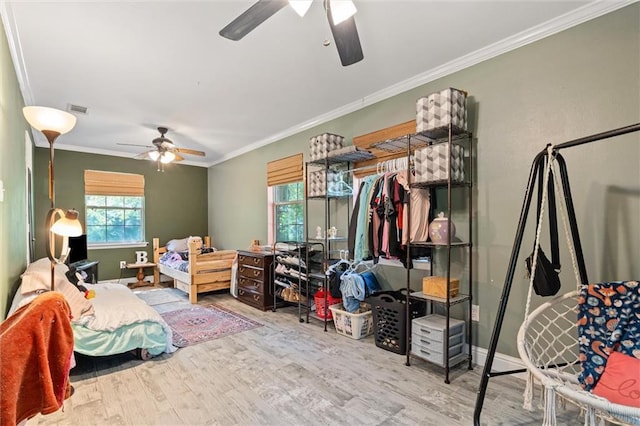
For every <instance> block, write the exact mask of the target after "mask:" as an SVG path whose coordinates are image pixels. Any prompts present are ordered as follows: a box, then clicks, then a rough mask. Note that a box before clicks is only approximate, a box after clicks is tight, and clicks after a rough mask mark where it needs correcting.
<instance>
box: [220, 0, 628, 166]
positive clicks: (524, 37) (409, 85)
mask: <svg viewBox="0 0 640 426" xmlns="http://www.w3.org/2000/svg"><path fill="white" fill-rule="evenodd" d="M637 1H639V0H614V1H607V0H597V1H594V2H592V3H589V4H586V5H584V6H582V7H580V8H578V9H575V10H573V11H571V12H569V13H566V14H564V15H561V16H558V17H556V18H553V19H550V20H549V21H546V22H544V23H542V24H540V25H536V26H534V27H531V28H529V29H528V30H525V31H522V32H520V33H518V34H514V35H513V36H510V37H507V38H505V39H503V40H500V41H498V42H496V43H493V44H490V45H488V46H486V47H483V48H482V49H478V50H476V51H475V52H471V53H469V54H467V55H465V56H461V57H460V58H457V59H454V60H453V61H450V62H448V63H446V64H443V65H441V66H439V67H436V68H433V69H431V70H428V71H426V72H424V73H421V74H418V75H416V76H414V77H411V78H409V79H407V80H404V81H401V82H399V83H396V84H394V85H391V86H389V87H386V88H384V89H382V90H379V91H377V92H374V93H372V94H370V95H368V96H365V97H364V98H362V99H359V100H357V101H355V102H352V103H349V104H347V105H344V106H342V107H340V108H337V109H335V110H333V111H330V112H328V113H325V114H322V115H319V116H317V117H315V118H313V119H311V120H308V121H305V122H303V123H300V124H297V125H295V126H293V127H290V128H288V129H285V130H283V131H282V132H279V133H276V134H274V135H271V136H269V137H267V138H265V139H261V140H259V141H257V142H254V143H252V144H251V145H247V146H244V147H242V148H240V149H237V150H235V151H233V152H230V153H228V154H226V155H224V156H222V157H221V158H219V159H218V160H216V161H214V162H212V163H211V164H210V166H214V165H216V164H219V163H222V162H224V161H227V160H230V159H232V158H234V157H238V156H240V155H242V154H246V153H247V152H249V151H252V150H254V149H257V148H260V147H263V146H265V145H269V144H271V143H273V142H277V141H279V140H281V139H284V138H286V137H289V136H293V135H295V134H297V133H300V132H302V131H305V130H308V129H310V128H312V127H314V126H317V125H320V124H323V123H326V122H329V121H331V120H334V119H336V118H339V117H342V116H343V115H346V114H349V113H352V112H355V111H358V110H360V109H362V108H365V107H367V106H370V105H373V104H375V103H377V102H380V101H383V100H385V99H388V98H390V97H392V96H396V95H398V94H400V93H403V92H406V91H407V90H411V89H415V88H416V87H419V86H422V85H423V84H426V83H429V82H431V81H434V80H437V79H439V78H442V77H445V76H447V75H450V74H453V73H455V72H457V71H461V70H463V69H465V68H469V67H471V66H473V65H476V64H479V63H480V62H484V61H486V60H488V59H492V58H495V57H496V56H499V55H502V54H503V53H507V52H510V51H512V50H515V49H518V48H520V47H523V46H526V45H527V44H530V43H533V42H536V41H538V40H541V39H543V38H546V37H549V36H551V35H554V34H557V33H559V32H561V31H564V30H566V29H569V28H572V27H575V26H576V25H580V24H582V23H584V22H587V21H590V20H592V19H595V18H597V17H599V16H602V15H606V14H608V13H611V12H614V11H616V10H618V9H620V8H623V7H625V6H628V5H630V4H633V3H636V2H637Z"/></svg>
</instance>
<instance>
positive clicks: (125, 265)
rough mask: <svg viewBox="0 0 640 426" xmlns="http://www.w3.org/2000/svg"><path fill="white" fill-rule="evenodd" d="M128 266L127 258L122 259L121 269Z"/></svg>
mask: <svg viewBox="0 0 640 426" xmlns="http://www.w3.org/2000/svg"><path fill="white" fill-rule="evenodd" d="M126 267H127V261H126V260H121V261H120V269H124V268H126Z"/></svg>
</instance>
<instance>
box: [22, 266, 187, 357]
mask: <svg viewBox="0 0 640 426" xmlns="http://www.w3.org/2000/svg"><path fill="white" fill-rule="evenodd" d="M50 265H51V264H50V262H49V259H47V258H44V259H40V260H37V261H36V262H33V263H32V264H31V265H29V267H28V268H27V270H26V271H25V272H24V274H22V282H21V284H20V287H19V288H18V291H17V292H16V295H15V296H14V298H13V303H12V305H11V309H10V311H9V315H11V313H13V312H14V311H16V310H17V309H18V308H19V307H21V306H24V305H25V304H27V303H29V302H31V300H33V299H35V298H36V296H37V295H38V294H40V293H42V292H45V291H49V290H50V283H51V269H50V267H51V266H50ZM66 271H68V268H67V266H66V265H57V266H56V269H55V287H54V290H55V291H58V292H60V293H62V294H63V295H64V297H65V300H66V301H67V302H68V303H69V306H70V308H71V315H72V319H71V326H72V329H73V336H74V352H77V353H81V354H84V355H89V356H106V355H115V354H120V353H125V352H130V351H135V353H136V354H137V355H138V356H139V357H140V358H141V359H148V358H150V357H153V356H156V355H159V354H161V353H164V352H167V353H171V352H174V351H175V350H176V348H175V347H174V346H173V338H172V332H171V328H170V327H169V326H168V325H167V323H166V322H165V321H164V319H163V318H162V317H161V316H160V314H159V313H158V312H156V311H155V310H154V309H153V308H152V307H150V306H149V305H147V304H146V303H145V302H144V301H143V300H142V299H140V298H138V297H137V296H136V295H135V294H134V293H133V292H132V291H131V290H130V289H129V288H127V287H126V286H125V285H122V284H117V283H103V284H93V285H92V284H84V283H81V285H83V286H84V287H85V288H86V290H87V292H89V293H90V295H91V296H92V297H91V296H90V297H91V298H90V299H87V298H86V294H85V292H83V291H81V290H80V289H79V288H78V287H77V286H76V285H74V284H73V283H71V282H70V281H69V279H68V278H67V276H66V275H65V273H66Z"/></svg>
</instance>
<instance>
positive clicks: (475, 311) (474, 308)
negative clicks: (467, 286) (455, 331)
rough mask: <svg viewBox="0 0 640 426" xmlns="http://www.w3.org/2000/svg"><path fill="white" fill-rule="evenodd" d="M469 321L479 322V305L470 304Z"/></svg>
mask: <svg viewBox="0 0 640 426" xmlns="http://www.w3.org/2000/svg"><path fill="white" fill-rule="evenodd" d="M471 321H475V322H479V321H480V306H479V305H471Z"/></svg>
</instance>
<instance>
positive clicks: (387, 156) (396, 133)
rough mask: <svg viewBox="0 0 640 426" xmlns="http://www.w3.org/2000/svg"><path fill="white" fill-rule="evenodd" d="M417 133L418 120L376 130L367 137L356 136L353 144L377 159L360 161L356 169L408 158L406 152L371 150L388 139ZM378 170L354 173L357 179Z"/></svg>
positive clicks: (355, 165)
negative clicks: (369, 152)
mask: <svg viewBox="0 0 640 426" xmlns="http://www.w3.org/2000/svg"><path fill="white" fill-rule="evenodd" d="M415 132H416V120H411V121H406V122H404V123H400V124H397V125H395V126H391V127H387V128H384V129H381V130H376V131H375V132H371V133H367V134H366V135H361V136H356V137H354V138H353V144H354V145H355V146H357V147H358V148H362V149H366V150H369V151H371V153H372V154H373V155H375V158H372V159H370V160H365V161H360V162H357V163H355V164H354V168H360V167H366V166H375V165H376V163H378V162H381V161H386V160H391V159H393V158H401V157H406V156H407V152H406V151H400V152H395V153H390V152H387V151H383V150H380V149H375V148H371V145H374V144H376V143H378V142H383V141H386V140H388V139H394V138H398V137H401V136H405V135H409V134H413V133H415ZM375 171H376V169H375V168H371V169H365V170H356V171H355V172H353V174H354V176H356V177H359V178H360V177H363V176H366V175H370V174H373V173H375Z"/></svg>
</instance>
